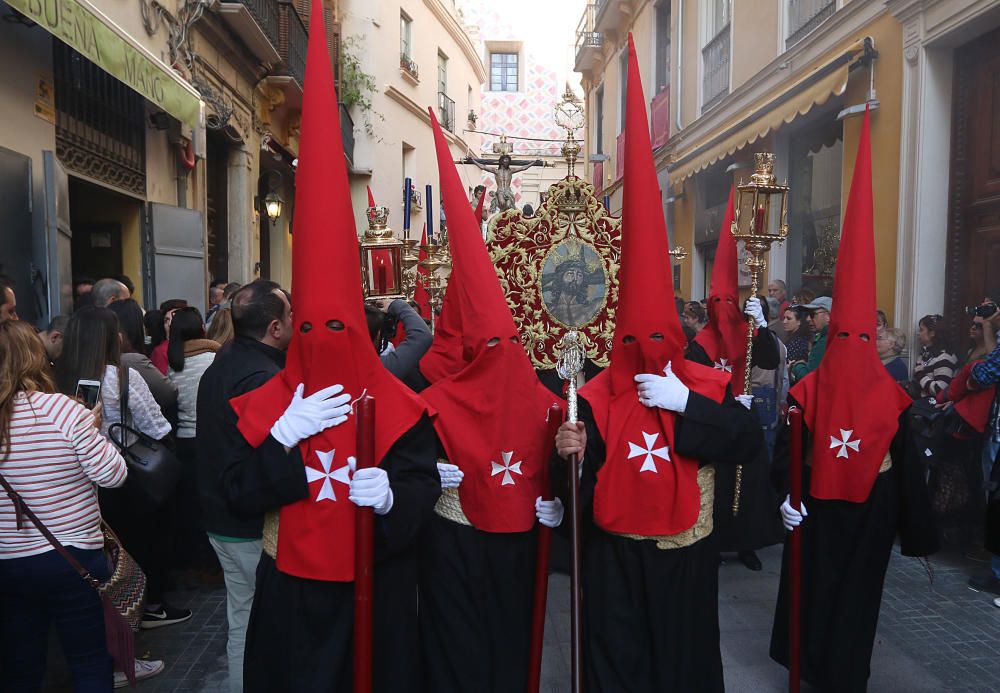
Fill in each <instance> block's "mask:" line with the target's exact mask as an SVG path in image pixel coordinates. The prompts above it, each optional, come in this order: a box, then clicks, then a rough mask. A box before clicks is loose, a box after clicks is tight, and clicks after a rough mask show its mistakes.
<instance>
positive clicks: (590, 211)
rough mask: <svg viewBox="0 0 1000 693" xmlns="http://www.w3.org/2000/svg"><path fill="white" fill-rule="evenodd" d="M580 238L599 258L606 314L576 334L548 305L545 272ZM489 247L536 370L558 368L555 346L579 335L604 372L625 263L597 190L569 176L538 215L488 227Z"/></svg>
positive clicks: (616, 225)
mask: <svg viewBox="0 0 1000 693" xmlns="http://www.w3.org/2000/svg"><path fill="white" fill-rule="evenodd" d="M569 239H576V240H577V241H579V242H580V243H582V244H585V245H587V246H590V247H591V248H592V249H593V250H594V251H595V252H596V253H597V256H598V257H599V258H600V261H601V265H602V270H603V274H604V281H605V287H604V299H603V305H602V307H601V308H600V309H599V310H598V311H597V312H596V313H595V314H594V316H593V317H592V318H591V320H590V322H588V323H587V324H586V325H583V326H579V327H575V328H571V327H570V326H567V325H566V324H564V323H563V322H561V321H560V320H558V319H557V318H556V317H555V316H553V315H552V314H551V313H550V312H549V310H548V308H547V307H546V305H545V300H544V298H543V296H542V269H543V267H544V266H545V261H546V259H547V258H548V256H549V253H550V252H552V251H553V250H554V249H555V248H556V247H557V246H559V245H560V244H561V243H563V242H564V241H566V240H569ZM486 243H487V247H488V248H489V251H490V257H491V259H492V260H493V265H494V267H495V268H496V271H497V275H498V276H499V278H500V285H501V287H502V288H503V291H504V295H505V296H506V297H507V304H508V305H509V306H510V309H511V312H512V313H513V315H514V322H515V324H516V325H517V329H518V332H519V333H520V335H521V343H522V344H523V345H524V347H525V349H526V350H527V352H528V356H529V357H530V358H531V361H532V363H533V364H534V366H535V367H536V368H539V369H542V370H548V369H553V368H555V367H556V360H557V351H556V344H557V343H558V342H559V340H560V339H561V338H562V337H563V335H565V334H566V332H568V331H569V330H570V329H576V331H577V333H578V334H579V339H580V343H581V345H582V347H583V350H584V354H585V356H586V357H587V358H588V359H590V360H591V361H593V362H594V363H595V364H597V365H599V366H602V367H606V366H607V365H608V360H609V358H610V356H611V344H612V340H613V338H614V331H615V323H614V318H615V311H614V306H616V305H618V267H619V264H620V261H621V219H620V218H617V217H613V216H611V215H610V214H608V213H607V212H606V211H605V209H604V205H602V204H601V201H600V200H599V199H598V198H597V196H596V195H595V194H594V186H593V185H591V184H590V183H588V182H587V181H585V180H583V179H581V178H577V177H576V176H567V177H566V178H564V179H562V180H561V181H559V182H557V183H555V184H553V185H552V187H551V188H549V195H548V198H547V199H546V200H545V202H543V203H542V204H541V206H539V208H538V210H537V212H536V214H535V216H532V217H525V216H523V215H522V214H521V212H520V210H517V209H511V210H508V211H506V212H503V213H501V214H497V215H496V216H494V217H493V218H492V219H490V221H489V235H488V237H487V242H486Z"/></svg>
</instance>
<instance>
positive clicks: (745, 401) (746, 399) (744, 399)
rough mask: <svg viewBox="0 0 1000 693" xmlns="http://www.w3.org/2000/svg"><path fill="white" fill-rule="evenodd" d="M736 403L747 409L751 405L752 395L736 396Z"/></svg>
mask: <svg viewBox="0 0 1000 693" xmlns="http://www.w3.org/2000/svg"><path fill="white" fill-rule="evenodd" d="M736 401H737V402H739V403H740V404H742V405H743V406H744V407H746V408H747V409H749V408H750V405H751V404H753V395H736Z"/></svg>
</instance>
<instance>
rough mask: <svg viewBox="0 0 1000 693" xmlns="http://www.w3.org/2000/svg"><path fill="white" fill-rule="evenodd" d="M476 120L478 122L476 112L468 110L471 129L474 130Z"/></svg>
mask: <svg viewBox="0 0 1000 693" xmlns="http://www.w3.org/2000/svg"><path fill="white" fill-rule="evenodd" d="M478 120H479V116H477V115H476V112H475V111H474V110H472V109H471V108H470V109H469V125H470V126H471V127H472V128H475V127H476V122H477V121H478Z"/></svg>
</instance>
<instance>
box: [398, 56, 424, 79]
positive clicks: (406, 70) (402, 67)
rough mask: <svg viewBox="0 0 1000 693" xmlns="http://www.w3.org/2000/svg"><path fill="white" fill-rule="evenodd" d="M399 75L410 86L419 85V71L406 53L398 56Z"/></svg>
mask: <svg viewBox="0 0 1000 693" xmlns="http://www.w3.org/2000/svg"><path fill="white" fill-rule="evenodd" d="M399 73H400V74H401V75H403V77H405V78H406V80H407V81H408V82H410V83H411V84H414V85H416V84H419V83H420V69H419V68H418V67H417V64H416V63H415V62H414V61H413V58H411V57H410V56H409V55H407V54H406V53H400V54H399Z"/></svg>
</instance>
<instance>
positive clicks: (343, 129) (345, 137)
mask: <svg viewBox="0 0 1000 693" xmlns="http://www.w3.org/2000/svg"><path fill="white" fill-rule="evenodd" d="M337 105H338V106H339V107H340V138H341V140H342V141H343V143H344V156H346V157H347V161H348V163H349V164H350V165H351V166H354V119H353V118H351V114H350V112H349V111H348V110H347V105H346V104H344V103H339V104H337Z"/></svg>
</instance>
